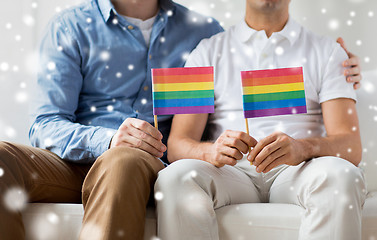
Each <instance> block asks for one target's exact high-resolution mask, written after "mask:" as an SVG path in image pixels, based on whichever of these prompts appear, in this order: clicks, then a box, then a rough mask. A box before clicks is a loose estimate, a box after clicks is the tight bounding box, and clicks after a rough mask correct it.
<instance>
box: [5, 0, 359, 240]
mask: <svg viewBox="0 0 377 240" xmlns="http://www.w3.org/2000/svg"><path fill="white" fill-rule="evenodd" d="M222 30H223V29H222V28H221V27H220V25H219V24H218V22H217V21H215V20H213V19H211V18H206V17H203V16H201V15H198V14H196V13H193V12H191V11H188V10H187V9H186V8H184V7H182V6H180V5H178V4H176V3H173V2H172V1H170V0H160V1H158V0H137V1H135V0H113V1H111V2H110V0H88V1H85V2H84V3H82V4H81V5H79V6H77V7H74V8H71V9H69V10H65V11H63V12H61V13H60V14H59V15H58V16H56V17H55V18H54V19H53V20H52V21H51V23H50V25H49V27H48V28H47V32H46V33H45V36H44V38H43V40H42V43H41V49H40V63H39V66H40V68H39V72H38V83H37V89H38V92H37V93H36V98H35V101H34V102H33V104H32V105H33V107H34V109H33V110H32V113H33V114H32V122H33V124H32V126H31V128H30V141H31V143H32V145H33V146H34V147H29V146H24V145H19V144H13V143H8V142H0V168H2V169H3V171H4V175H3V176H2V177H1V178H0V196H3V195H4V194H6V193H7V191H8V190H10V189H12V188H15V187H18V188H21V189H24V190H25V191H26V192H27V194H28V197H29V201H30V202H73V203H80V202H81V201H82V203H83V204H84V210H85V214H84V219H83V228H82V231H81V233H80V239H93V237H95V238H96V239H132V240H137V239H142V238H143V233H144V221H145V211H146V205H147V203H148V199H149V197H150V192H151V189H152V186H153V184H154V181H155V179H156V176H157V173H158V171H159V170H161V169H162V168H163V167H164V164H163V163H162V162H161V161H160V160H159V158H162V159H164V158H163V153H164V152H165V151H166V146H165V141H166V139H167V136H168V134H169V129H170V121H171V116H159V120H160V122H159V130H160V131H158V130H157V129H155V128H154V127H153V126H152V125H151V123H152V122H153V114H152V91H151V76H150V75H151V71H150V70H151V68H166V67H182V66H183V65H184V62H185V56H187V55H188V53H190V52H191V50H192V49H193V48H194V47H195V46H196V44H198V43H199V41H200V40H201V39H203V38H206V37H210V36H211V35H213V34H216V33H218V32H220V31H222ZM349 61H350V64H351V65H354V67H353V68H351V69H350V71H351V72H350V73H349V74H350V75H353V78H354V79H353V80H352V81H355V82H359V78H360V77H359V73H360V70H359V68H358V65H359V64H358V60H357V57H354V56H352V57H351V58H350V59H349ZM92 233H95V234H96V236H91V234H92ZM24 235H25V233H24V229H23V224H22V220H21V214H20V212H14V211H12V210H10V209H8V208H7V207H6V206H5V205H4V204H3V201H1V202H0V236H1V239H4V240H6V239H24Z"/></svg>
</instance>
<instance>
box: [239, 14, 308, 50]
mask: <svg viewBox="0 0 377 240" xmlns="http://www.w3.org/2000/svg"><path fill="white" fill-rule="evenodd" d="M262 31H264V30H262ZM257 32H258V31H256V30H255V29H253V28H251V27H249V26H248V25H247V23H246V22H245V20H243V21H241V22H240V23H238V24H237V25H236V26H235V33H236V35H237V36H238V39H240V40H241V41H242V42H246V41H247V40H249V39H250V38H251V37H252V36H253V35H255V34H256V33H257ZM300 32H301V25H300V24H298V23H297V22H296V21H295V20H293V19H292V18H291V17H289V19H288V21H287V23H286V24H285V26H284V28H283V30H281V31H280V32H276V33H273V34H272V35H281V36H282V37H284V38H286V39H288V41H289V42H290V44H291V45H293V44H294V43H295V42H296V40H297V39H298V37H299V35H300Z"/></svg>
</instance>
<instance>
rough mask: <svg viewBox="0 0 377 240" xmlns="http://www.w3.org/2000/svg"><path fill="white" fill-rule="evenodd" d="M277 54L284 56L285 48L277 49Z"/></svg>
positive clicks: (279, 47)
mask: <svg viewBox="0 0 377 240" xmlns="http://www.w3.org/2000/svg"><path fill="white" fill-rule="evenodd" d="M275 53H276V55H283V53H284V48H282V47H281V46H278V47H276V48H275Z"/></svg>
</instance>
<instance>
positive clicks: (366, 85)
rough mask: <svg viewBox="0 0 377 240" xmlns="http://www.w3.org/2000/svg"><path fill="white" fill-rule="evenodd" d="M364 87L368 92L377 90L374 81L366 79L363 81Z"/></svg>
mask: <svg viewBox="0 0 377 240" xmlns="http://www.w3.org/2000/svg"><path fill="white" fill-rule="evenodd" d="M362 87H363V89H364V90H365V91H366V92H367V93H373V92H374V90H375V87H374V85H373V83H371V82H369V81H366V80H365V81H364V82H363V84H362Z"/></svg>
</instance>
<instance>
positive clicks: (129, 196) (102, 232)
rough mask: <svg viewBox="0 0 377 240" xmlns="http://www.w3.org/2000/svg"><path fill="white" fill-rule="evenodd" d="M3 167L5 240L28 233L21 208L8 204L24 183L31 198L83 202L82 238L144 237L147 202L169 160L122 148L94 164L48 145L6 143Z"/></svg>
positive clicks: (0, 223) (1, 145)
mask: <svg viewBox="0 0 377 240" xmlns="http://www.w3.org/2000/svg"><path fill="white" fill-rule="evenodd" d="M0 168H1V169H2V172H3V175H2V176H0V239H2V240H22V239H24V238H25V231H24V226H23V223H22V217H21V213H20V212H19V211H11V210H9V207H8V208H7V207H6V205H5V204H4V197H5V195H6V194H7V191H8V190H11V189H14V188H21V189H24V190H25V192H26V194H27V196H28V199H29V202H60V203H80V202H81V201H82V203H83V205H84V210H85V213H84V219H83V228H82V231H81V233H80V237H79V239H90V240H92V239H101V240H105V239H111V240H113V239H131V240H136V239H142V238H143V233H144V222H145V214H146V206H147V203H148V199H149V196H150V192H151V189H153V184H154V181H155V179H156V177H157V172H158V171H159V170H161V169H162V168H163V164H162V163H161V162H160V161H159V160H158V159H156V158H154V157H152V156H151V155H150V154H148V153H146V152H144V151H141V150H137V149H133V148H128V147H116V148H113V149H111V150H108V151H106V152H105V153H104V154H102V155H101V156H100V157H99V158H98V159H97V160H96V161H95V162H94V164H93V165H79V164H74V163H69V162H66V161H63V160H61V159H60V158H59V157H58V156H56V155H55V154H53V153H51V152H49V151H47V150H42V149H38V148H33V147H28V146H24V145H18V144H11V143H7V142H0ZM92 234H95V236H93V235H92Z"/></svg>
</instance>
